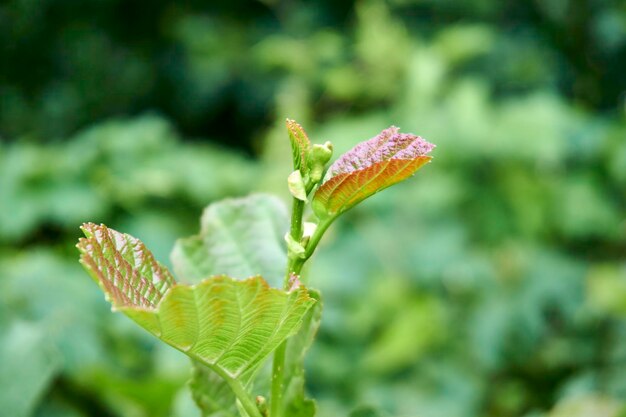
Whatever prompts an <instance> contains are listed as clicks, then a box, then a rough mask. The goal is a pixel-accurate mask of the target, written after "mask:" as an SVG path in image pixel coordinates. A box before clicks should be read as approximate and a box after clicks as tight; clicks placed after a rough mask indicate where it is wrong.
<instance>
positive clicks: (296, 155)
mask: <svg viewBox="0 0 626 417" xmlns="http://www.w3.org/2000/svg"><path fill="white" fill-rule="evenodd" d="M286 124H287V131H288V132H289V140H290V142H291V150H292V152H293V169H294V170H299V171H300V173H301V174H302V176H304V175H305V174H306V173H307V169H308V168H307V164H308V156H309V150H310V149H311V141H310V140H309V137H308V136H307V134H306V132H305V131H304V129H303V128H302V126H300V125H299V124H298V123H296V121H295V120H291V119H287V121H286Z"/></svg>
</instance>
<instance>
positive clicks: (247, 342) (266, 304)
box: [77, 223, 315, 380]
mask: <svg viewBox="0 0 626 417" xmlns="http://www.w3.org/2000/svg"><path fill="white" fill-rule="evenodd" d="M83 230H84V232H85V236H86V238H82V239H80V241H79V243H78V245H77V246H78V248H79V250H80V251H81V262H82V264H83V265H84V266H85V268H86V269H87V271H88V272H89V273H90V274H91V276H92V277H93V278H94V279H95V280H96V281H97V282H98V284H99V285H100V287H101V288H102V289H103V290H104V292H105V294H106V296H107V298H108V299H109V300H110V301H111V303H112V304H113V307H114V308H115V309H117V310H119V311H122V312H123V313H125V314H126V315H127V316H129V317H130V318H131V319H133V320H134V321H136V322H137V323H138V324H140V325H141V326H142V327H144V328H145V329H146V330H148V331H149V332H150V333H152V334H154V335H155V336H157V337H158V338H160V339H161V340H163V341H164V342H166V343H168V344H169V345H171V346H173V347H175V348H177V349H178V350H180V351H182V352H184V353H186V354H187V355H188V356H190V357H191V358H193V359H195V360H198V361H200V362H202V363H203V364H204V365H206V366H208V367H209V368H211V369H212V370H213V371H215V372H217V373H218V374H219V375H220V376H222V377H224V378H230V379H232V380H235V379H238V378H239V377H240V376H242V375H244V374H250V373H251V372H253V371H254V370H255V369H256V368H257V367H258V366H259V365H260V364H261V363H262V362H263V360H264V359H265V358H266V357H267V356H268V355H269V354H270V353H271V352H272V351H273V350H274V349H276V347H278V346H279V345H280V344H281V343H282V342H283V341H284V340H285V339H286V338H287V337H289V336H290V335H292V334H294V333H295V332H297V330H298V328H299V326H300V324H301V322H302V318H303V317H304V316H305V314H306V312H307V310H308V309H309V308H310V307H311V306H312V305H313V304H314V303H315V300H313V299H312V298H311V297H309V295H308V292H307V290H306V289H305V288H304V287H300V288H298V289H297V290H294V291H291V292H286V291H282V290H278V289H272V288H270V287H269V285H268V284H267V283H266V282H265V281H264V280H263V279H262V278H261V277H259V276H257V277H253V278H249V279H247V280H244V281H237V280H234V279H232V278H229V277H227V276H214V277H211V278H208V279H206V280H204V281H202V282H200V283H199V284H197V285H193V286H188V285H180V284H176V283H175V282H174V280H173V278H172V276H171V274H170V273H169V271H167V269H166V268H164V267H163V266H161V265H160V264H158V263H157V262H156V261H155V260H154V258H153V256H152V254H151V253H150V252H149V251H148V250H147V249H146V248H145V246H144V245H143V244H142V243H141V242H140V241H139V240H137V239H135V238H133V237H131V236H128V235H124V234H122V233H119V232H116V231H115V230H112V229H108V228H107V227H106V226H104V225H101V226H96V225H95V224H91V223H90V224H85V225H83Z"/></svg>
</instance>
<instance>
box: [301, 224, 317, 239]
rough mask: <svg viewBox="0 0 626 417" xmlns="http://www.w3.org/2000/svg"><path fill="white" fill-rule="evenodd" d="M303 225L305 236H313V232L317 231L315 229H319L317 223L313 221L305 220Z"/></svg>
mask: <svg viewBox="0 0 626 417" xmlns="http://www.w3.org/2000/svg"><path fill="white" fill-rule="evenodd" d="M302 226H303V236H304V237H311V236H313V233H315V229H317V224H315V223H312V222H304V223H302Z"/></svg>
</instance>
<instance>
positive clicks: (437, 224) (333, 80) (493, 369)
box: [0, 0, 626, 417]
mask: <svg viewBox="0 0 626 417" xmlns="http://www.w3.org/2000/svg"><path fill="white" fill-rule="evenodd" d="M208 4H209V2H207V5H199V4H195V3H194V4H191V5H185V6H182V5H180V4H175V3H174V2H169V1H161V2H150V4H148V3H145V2H144V3H142V2H136V3H133V4H132V5H131V4H129V3H128V2H124V3H122V2H119V1H113V0H104V1H98V2H95V1H93V2H89V7H84V8H83V7H81V8H77V7H75V4H74V3H73V2H68V1H54V2H53V1H40V2H33V1H9V2H5V3H3V5H2V6H0V32H1V34H2V36H0V39H1V40H0V48H1V52H2V54H3V55H2V56H3V59H2V60H0V135H1V136H2V138H3V139H5V140H4V141H3V142H2V143H0V335H1V337H0V356H1V357H0V382H1V384H0V386H2V387H3V391H4V392H3V393H2V394H1V395H0V409H2V410H7V409H10V410H14V411H12V412H11V415H16V416H19V415H36V416H45V417H48V416H71V417H73V416H151V417H152V416H155V417H159V416H176V417H179V416H180V417H182V416H185V417H187V416H196V415H198V414H197V411H196V410H195V408H194V406H193V400H192V399H191V396H190V395H189V393H188V391H187V389H186V388H184V381H186V380H187V379H188V377H189V376H190V374H189V365H188V362H187V361H186V360H185V358H184V357H182V355H179V354H178V353H177V352H175V351H173V350H172V349H170V348H168V347H165V346H161V345H159V344H156V343H154V342H153V341H152V339H151V338H150V337H149V336H148V335H147V334H145V333H142V332H141V330H137V329H135V327H134V326H133V325H132V323H130V321H129V320H127V319H126V318H125V317H122V316H120V315H111V314H109V313H108V307H107V305H106V304H105V302H104V300H102V297H101V296H100V295H99V293H98V289H97V287H96V286H95V285H94V284H93V283H92V282H91V281H90V280H89V279H88V278H87V277H86V276H85V275H84V273H83V272H82V271H81V269H80V266H79V265H78V263H77V262H76V258H77V253H76V251H75V249H74V248H73V243H74V242H75V240H76V238H77V237H78V236H79V230H78V227H77V226H78V225H79V224H80V223H82V222H83V221H87V220H89V221H94V222H106V223H107V224H108V225H110V226H111V227H114V228H116V229H122V230H125V231H128V233H131V234H133V235H135V236H137V237H139V238H141V239H142V240H143V241H144V242H146V244H147V245H148V246H149V247H151V248H152V249H153V251H154V252H155V256H156V257H157V258H158V259H160V260H167V259H168V254H169V251H170V250H171V248H172V247H173V244H174V240H175V238H176V237H179V236H188V235H191V234H193V233H195V232H196V231H197V230H198V220H197V219H198V217H199V215H200V213H201V210H202V207H204V206H205V205H206V204H208V203H210V202H212V201H216V200H218V199H220V198H223V197H226V196H238V195H244V194H247V193H249V192H251V191H253V190H259V189H262V190H265V191H273V192H278V193H282V195H283V196H285V197H286V196H288V191H287V189H286V183H285V178H286V176H287V175H288V174H289V172H291V170H292V169H291V168H290V160H291V149H290V145H289V139H288V137H287V134H286V132H285V130H284V118H285V117H291V118H295V119H297V120H299V121H300V122H302V124H303V125H304V126H306V127H307V131H308V133H309V135H310V138H311V140H312V141H314V142H323V141H325V140H331V141H333V143H334V145H335V155H339V154H341V153H343V152H344V151H346V150H348V149H350V148H351V147H352V146H353V145H354V144H355V143H357V142H359V141H362V140H364V139H367V138H369V137H372V136H374V135H375V134H376V133H377V132H379V131H380V130H381V129H382V128H384V127H387V126H389V125H391V124H395V125H397V126H400V127H401V128H402V130H403V131H407V132H413V133H416V134H419V135H421V136H423V137H424V138H426V139H427V140H429V141H431V142H433V143H435V144H436V145H437V148H436V150H435V151H433V153H432V155H433V158H434V159H433V163H432V164H429V165H428V166H426V167H425V168H423V169H422V170H421V171H420V174H419V175H418V176H417V177H416V178H415V179H414V180H409V181H408V182H406V183H404V184H401V185H399V186H397V187H395V188H393V189H390V190H388V191H386V192H385V194H384V195H381V196H374V197H373V198H371V199H369V200H368V201H367V202H366V203H364V204H362V205H361V206H359V207H358V208H356V209H354V210H352V211H350V212H349V213H347V214H346V215H345V216H344V217H343V218H342V219H341V221H339V222H337V223H336V224H335V225H334V228H333V229H331V232H330V234H329V235H328V236H327V237H326V238H325V240H324V242H323V243H324V244H323V245H322V247H321V248H320V250H319V253H318V254H317V255H316V258H315V259H314V260H313V262H312V265H313V266H312V268H311V270H310V271H309V273H310V282H311V283H312V285H313V286H315V287H318V288H320V289H321V290H322V292H323V294H324V298H325V303H324V308H325V311H324V313H323V318H322V325H321V329H320V333H319V335H318V338H317V340H316V342H315V344H314V345H313V347H312V348H311V351H310V354H309V358H308V365H307V369H306V376H307V384H308V387H307V388H308V391H309V392H310V394H311V395H310V396H312V397H315V398H316V399H318V405H319V415H320V416H341V415H349V413H350V412H351V411H352V410H353V409H355V408H358V410H357V411H356V412H355V414H354V415H359V416H360V415H378V412H377V411H374V408H376V409H380V410H381V413H382V414H380V415H388V416H398V417H402V416H420V417H440V416H441V417H444V416H445V417H457V416H458V417H474V416H489V417H509V416H511V417H512V416H524V417H557V416H558V417H561V416H563V415H568V416H577V415H580V416H585V417H587V416H589V415H591V413H595V414H597V415H598V416H605V415H606V416H612V417H616V416H620V413H623V412H624V411H623V405H624V403H625V402H626V377H625V376H624V366H625V364H626V324H625V323H626V321H625V320H626V118H625V115H624V102H623V97H624V91H625V90H626V77H625V76H624V72H623V68H624V64H623V63H624V62H626V9H625V8H624V7H625V6H624V3H623V2H620V1H617V0H613V1H610V0H607V1H591V0H588V1H582V2H574V1H568V0H563V1H542V2H539V1H520V2H502V1H497V0H474V1H470V2H461V1H457V0H445V1H441V0H437V1H430V0H420V1H413V0H392V1H391V0H390V1H388V2H384V1H377V0H369V1H359V2H356V3H353V2H326V1H322V0H319V1H317V2H313V3H311V4H310V5H307V6H306V7H304V6H303V5H298V4H295V3H284V2H277V1H273V0H266V1H263V2H210V5H208ZM245 6H249V7H245ZM242 10H243V12H242ZM120 19H121V20H120ZM129 21H132V24H128V22H129ZM124 22H126V23H124ZM620 100H621V101H620ZM599 109H602V112H600V111H599ZM153 110H156V111H158V112H159V114H161V115H162V116H157V115H150V114H146V113H145V112H144V111H153ZM138 113H139V114H140V115H139V116H138V115H137V114H138ZM112 115H116V116H121V117H122V116H123V118H118V119H115V120H110V119H107V120H105V117H108V116H112ZM169 120H171V121H169ZM273 120H275V122H273ZM177 132H183V135H184V136H185V137H189V136H208V137H209V138H210V139H216V140H219V141H221V142H228V143H229V144H233V145H241V144H242V143H245V144H246V145H245V147H246V151H247V152H248V153H249V152H250V151H252V152H253V153H255V155H259V156H260V157H259V158H248V157H244V156H242V154H241V153H240V152H239V151H233V150H226V149H224V148H222V147H219V146H216V145H213V144H211V145H209V144H202V143H201V142H200V141H199V140H190V139H187V140H182V139H181V137H180V136H179V134H178V133H177ZM9 336H10V337H9ZM9 339H10V341H9ZM24 355H27V356H28V357H29V358H30V362H29V363H28V364H26V363H24V367H17V368H16V367H15V365H16V363H19V362H26V361H25V360H24V359H22V358H23V357H24ZM26 365H28V366H26ZM31 366H32V367H31ZM5 387H10V388H11V389H10V390H8V389H6V388H5ZM20 387H23V388H20ZM16 391H17V392H19V395H18V396H16V395H17V394H13V393H14V392H16ZM370 407H374V408H370ZM589 410H592V411H589ZM194 413H196V414H194ZM576 413H578V414H576Z"/></svg>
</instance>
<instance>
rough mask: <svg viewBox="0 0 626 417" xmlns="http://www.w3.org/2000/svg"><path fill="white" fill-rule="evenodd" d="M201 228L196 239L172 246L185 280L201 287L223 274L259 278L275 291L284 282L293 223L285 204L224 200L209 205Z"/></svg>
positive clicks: (259, 198)
mask: <svg viewBox="0 0 626 417" xmlns="http://www.w3.org/2000/svg"><path fill="white" fill-rule="evenodd" d="M200 223H201V229H200V233H199V234H198V235H195V236H191V237H188V238H184V239H179V240H178V241H177V242H176V245H175V246H174V250H173V252H172V263H173V264H174V271H175V272H176V275H177V276H178V277H179V278H180V279H181V280H183V281H185V282H190V283H197V282H199V281H200V280H202V279H204V278H206V277H208V276H212V275H218V274H225V275H228V276H231V277H234V278H248V277H251V276H254V275H261V276H263V277H264V278H265V279H266V280H268V282H270V283H271V284H273V285H275V286H278V285H279V284H280V283H281V282H282V279H283V274H284V271H283V268H284V265H285V263H286V262H287V254H286V250H285V242H284V239H283V236H284V234H285V232H286V231H287V229H288V228H289V217H288V214H287V209H286V208H285V205H284V204H283V202H282V201H281V200H279V199H278V198H276V197H273V196H270V195H266V194H253V195H251V196H248V197H245V198H237V199H228V200H223V201H220V202H217V203H213V204H211V205H209V206H208V207H207V208H206V209H205V211H204V213H203V215H202V219H201V222H200Z"/></svg>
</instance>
